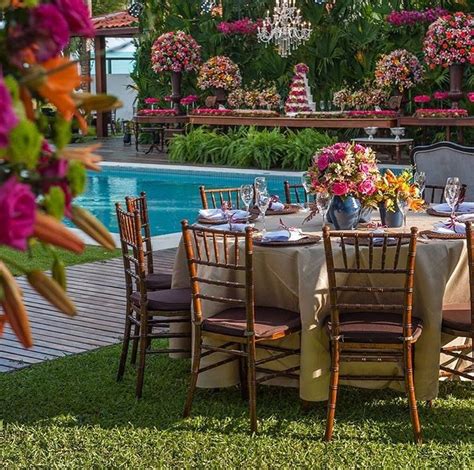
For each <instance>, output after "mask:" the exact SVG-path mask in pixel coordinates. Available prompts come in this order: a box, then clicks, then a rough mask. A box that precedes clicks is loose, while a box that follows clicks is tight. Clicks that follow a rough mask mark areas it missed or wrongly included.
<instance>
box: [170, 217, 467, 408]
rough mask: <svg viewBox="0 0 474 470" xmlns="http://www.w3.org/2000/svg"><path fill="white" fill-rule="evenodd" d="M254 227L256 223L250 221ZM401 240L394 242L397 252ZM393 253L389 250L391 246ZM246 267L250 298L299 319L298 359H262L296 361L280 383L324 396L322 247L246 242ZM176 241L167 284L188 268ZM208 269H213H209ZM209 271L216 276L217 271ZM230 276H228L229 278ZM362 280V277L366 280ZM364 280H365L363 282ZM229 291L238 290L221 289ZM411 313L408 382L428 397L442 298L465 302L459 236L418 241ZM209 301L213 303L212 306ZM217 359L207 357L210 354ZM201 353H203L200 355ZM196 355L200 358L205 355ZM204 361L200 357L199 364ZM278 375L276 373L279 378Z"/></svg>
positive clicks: (182, 280)
mask: <svg viewBox="0 0 474 470" xmlns="http://www.w3.org/2000/svg"><path fill="white" fill-rule="evenodd" d="M304 217H305V214H296V215H292V216H284V217H283V219H284V222H285V223H286V224H287V225H290V226H302V225H301V224H302V221H303V218H304ZM436 221H437V219H436V218H433V217H430V216H428V215H426V214H421V215H411V214H410V215H409V217H408V226H417V227H419V228H420V230H421V229H429V228H431V227H432V225H433V223H434V222H436ZM278 224H279V217H267V227H268V228H269V229H276V228H277V226H278ZM257 226H258V224H257ZM302 228H303V230H304V231H305V232H307V233H319V234H320V232H321V228H322V223H321V218H320V217H319V216H316V217H315V218H314V219H313V220H312V221H310V222H307V223H305V224H304V225H303V226H302ZM406 249H407V247H406V246H405V247H404V248H402V250H404V251H403V252H402V253H405V252H406ZM392 254H393V253H392ZM254 256H255V261H254V270H255V287H256V304H257V305H261V306H274V307H281V308H286V309H290V310H294V311H299V312H300V314H301V320H302V334H301V355H300V358H298V357H294V356H293V357H292V358H286V359H285V361H284V362H279V361H275V362H271V363H269V367H270V364H271V365H272V366H273V367H275V368H278V367H281V366H284V367H285V368H286V367H291V366H294V365H297V364H298V361H300V367H301V370H300V379H299V384H298V383H281V382H279V384H280V385H289V386H299V390H300V397H301V398H302V399H303V400H307V401H321V400H326V399H327V396H328V386H329V365H330V355H329V345H328V338H327V334H326V332H325V331H324V328H323V320H324V319H325V317H326V316H327V315H328V314H329V303H328V302H329V301H328V280H327V273H326V263H325V255H324V247H323V244H322V243H319V244H316V245H308V246H295V247H285V248H283V247H263V246H255V247H254ZM187 269H188V268H187V263H186V256H185V251H184V247H183V244H182V243H181V244H180V246H179V248H178V252H177V255H176V260H175V265H174V272H173V287H177V288H178V287H187V286H189V278H188V270H187ZM212 269H213V268H205V269H203V272H202V273H201V272H200V275H202V276H204V277H207V276H209V277H210V276H211V272H212ZM214 269H215V268H214ZM219 271H220V272H219V273H214V277H215V276H216V275H218V276H220V277H221V278H222V280H229V279H227V278H226V276H225V274H224V272H223V271H225V270H219ZM233 280H234V281H235V279H233ZM367 282H368V283H370V281H369V279H367ZM369 285H370V284H369ZM228 294H231V295H232V296H235V295H241V294H238V293H237V292H228ZM414 299H415V300H414V312H413V314H414V316H417V317H420V318H421V319H422V320H423V323H424V326H423V333H422V335H421V338H420V339H419V340H418V342H417V344H416V347H415V349H416V353H415V385H416V393H417V398H418V399H419V400H430V399H433V398H435V397H436V395H437V393H438V373H439V358H440V353H439V350H440V346H441V336H440V326H441V307H442V304H443V300H444V301H445V302H448V303H454V302H462V301H468V299H469V282H468V268H467V252H466V248H465V241H463V240H420V242H419V244H418V248H417V261H416V276H415V293H414ZM216 308H217V310H216ZM218 309H219V306H218V305H215V304H210V305H209V304H208V305H206V304H205V305H204V311H205V314H206V315H208V316H210V315H213V314H215V313H217V311H219V310H218ZM298 339H299V338H298V337H297V336H296V337H293V338H287V339H286V340H284V341H283V342H282V345H286V346H289V347H296V346H297V344H298ZM220 359H222V356H221V357H220V358H218V357H217V355H216V356H214V359H213V360H214V361H217V360H220ZM205 360H209V359H208V358H205ZM205 360H204V361H205ZM202 365H203V366H204V365H206V362H204V364H202ZM342 367H343V371H342V373H344V371H346V372H349V373H358V374H360V373H362V374H363V373H365V372H368V373H370V374H377V375H381V374H384V373H385V374H390V373H393V372H394V370H396V367H397V366H396V365H394V364H393V363H389V364H380V363H369V364H360V363H356V364H350V365H348V364H343V366H342ZM280 380H284V379H280ZM238 382H239V374H238V368H237V365H236V364H235V363H230V364H226V365H223V366H221V367H219V368H218V369H215V370H212V371H208V372H205V373H203V374H201V375H200V378H199V383H198V385H199V386H200V387H206V388H207V387H210V388H214V387H228V386H233V385H236V384H238ZM351 383H352V384H353V385H357V386H361V387H369V388H384V387H390V388H394V389H396V390H400V391H402V390H403V389H404V384H403V383H400V382H393V381H390V380H387V382H360V383H357V382H351Z"/></svg>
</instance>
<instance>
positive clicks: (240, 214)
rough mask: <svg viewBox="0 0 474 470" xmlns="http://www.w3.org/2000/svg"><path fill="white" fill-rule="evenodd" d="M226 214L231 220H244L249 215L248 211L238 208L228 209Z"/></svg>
mask: <svg viewBox="0 0 474 470" xmlns="http://www.w3.org/2000/svg"><path fill="white" fill-rule="evenodd" d="M228 214H229V216H230V217H232V220H246V219H248V218H249V217H250V212H247V211H241V210H239V209H236V210H231V211H228Z"/></svg>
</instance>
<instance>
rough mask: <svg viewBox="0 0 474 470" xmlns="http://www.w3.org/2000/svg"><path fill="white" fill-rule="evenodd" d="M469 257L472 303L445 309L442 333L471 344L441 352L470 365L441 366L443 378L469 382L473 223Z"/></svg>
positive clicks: (473, 374)
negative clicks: (465, 340)
mask: <svg viewBox="0 0 474 470" xmlns="http://www.w3.org/2000/svg"><path fill="white" fill-rule="evenodd" d="M466 239H467V255H468V263H469V285H470V292H471V301H470V303H466V304H452V305H445V306H444V307H443V323H442V325H441V331H442V332H443V333H446V334H448V335H451V336H455V337H461V338H470V339H471V341H470V344H463V345H458V346H445V347H442V348H441V352H442V353H443V354H446V355H448V356H451V357H453V358H454V359H457V360H459V361H463V362H466V363H468V365H467V366H465V367H464V366H463V367H461V368H454V367H448V366H444V365H441V366H440V368H441V373H440V375H441V376H442V377H452V376H453V375H457V376H458V377H463V378H465V379H468V380H474V367H473V365H474V359H473V348H472V346H473V342H474V233H473V230H472V224H471V222H466Z"/></svg>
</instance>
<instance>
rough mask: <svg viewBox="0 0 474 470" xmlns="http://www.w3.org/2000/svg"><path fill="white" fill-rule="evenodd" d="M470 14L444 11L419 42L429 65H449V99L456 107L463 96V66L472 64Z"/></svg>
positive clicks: (473, 38)
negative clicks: (422, 40)
mask: <svg viewBox="0 0 474 470" xmlns="http://www.w3.org/2000/svg"><path fill="white" fill-rule="evenodd" d="M473 30H474V16H472V15H467V14H465V13H462V12H457V13H454V14H453V15H446V16H442V17H441V18H438V19H437V20H436V21H435V22H433V23H432V24H431V25H430V26H429V28H428V31H427V33H426V36H425V41H424V43H423V50H424V53H425V62H426V63H427V64H428V66H429V67H430V68H431V69H434V68H435V67H436V66H439V65H440V66H442V67H445V68H446V67H449V76H450V91H449V99H450V100H451V101H452V107H453V108H457V107H458V102H459V101H460V100H461V98H462V97H463V92H462V78H463V73H464V66H465V65H466V64H471V65H472V64H474V54H473V48H474V35H473V33H472V32H473Z"/></svg>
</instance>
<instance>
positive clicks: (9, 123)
mask: <svg viewBox="0 0 474 470" xmlns="http://www.w3.org/2000/svg"><path fill="white" fill-rule="evenodd" d="M0 103H2V106H1V107H0V148H4V147H7V146H8V134H9V133H10V131H11V130H12V129H13V128H14V127H15V126H16V125H17V124H18V118H17V116H16V114H15V112H14V111H13V102H12V98H11V96H10V92H9V91H8V88H7V87H6V85H5V82H4V81H3V78H2V77H0Z"/></svg>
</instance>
